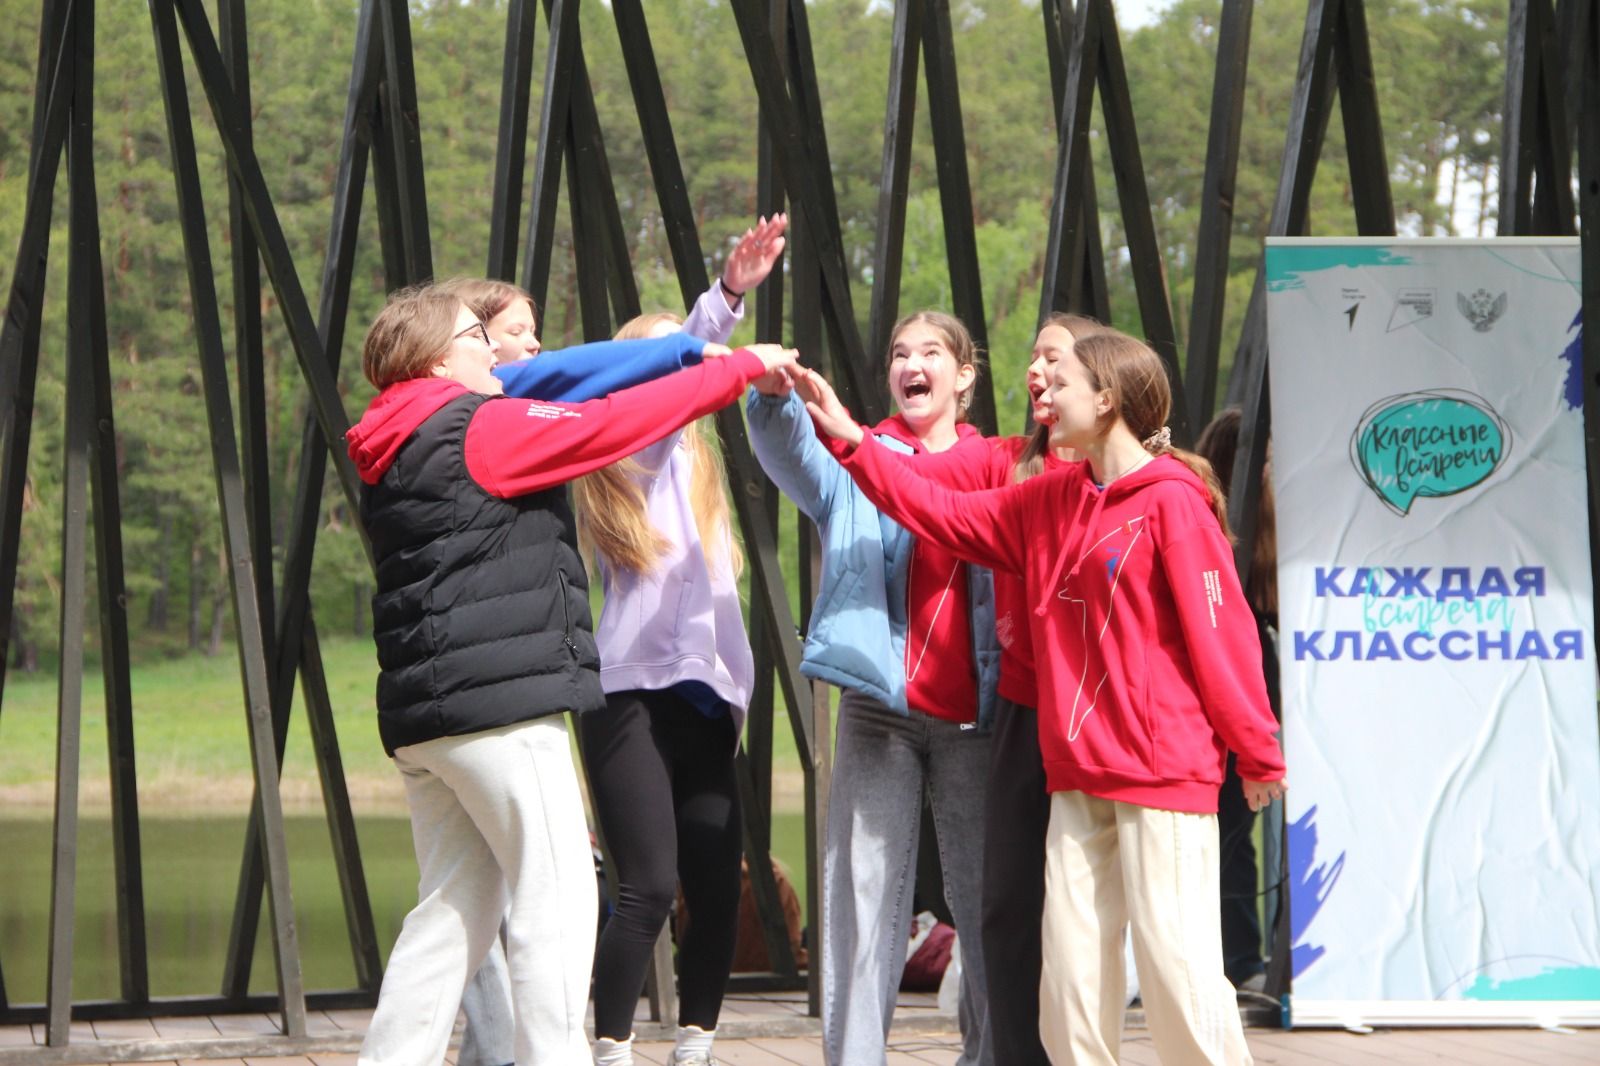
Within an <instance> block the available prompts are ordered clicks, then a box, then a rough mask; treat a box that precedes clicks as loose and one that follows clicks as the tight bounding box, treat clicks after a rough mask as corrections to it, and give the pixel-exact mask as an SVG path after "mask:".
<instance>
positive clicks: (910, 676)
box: [905, 546, 961, 685]
mask: <svg viewBox="0 0 1600 1066" xmlns="http://www.w3.org/2000/svg"><path fill="white" fill-rule="evenodd" d="M916 563H917V550H916V547H915V546H913V547H912V549H911V561H910V562H909V563H908V564H906V591H907V592H910V591H911V570H912V568H913V567H914V566H916ZM960 569H961V564H960V563H959V562H958V563H956V565H955V566H953V567H951V568H950V576H949V577H948V578H946V579H945V583H944V591H943V592H941V593H939V602H938V603H937V604H936V605H935V606H934V608H933V617H932V618H930V619H928V636H927V637H923V638H922V651H921V652H920V653H918V655H917V665H916V666H912V665H911V640H910V632H911V631H910V626H909V623H910V620H911V619H910V614H911V607H910V604H909V603H908V604H907V605H906V615H907V618H906V621H907V623H908V625H907V629H906V635H907V640H906V661H905V671H906V684H908V685H909V684H911V682H912V681H914V680H916V677H917V674H918V673H920V672H921V671H922V658H923V656H925V655H927V654H928V637H931V636H933V627H934V626H936V625H938V624H939V612H940V611H942V610H944V601H945V600H946V599H948V598H949V596H950V586H951V585H953V584H955V581H956V571H958V570H960Z"/></svg>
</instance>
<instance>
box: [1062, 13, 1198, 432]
mask: <svg viewBox="0 0 1600 1066" xmlns="http://www.w3.org/2000/svg"><path fill="white" fill-rule="evenodd" d="M1087 7H1088V11H1087V14H1086V16H1085V17H1086V18H1090V19H1097V20H1099V22H1100V28H1099V33H1098V36H1099V40H1100V62H1099V82H1100V108H1101V112H1102V113H1103V114H1104V116H1105V125H1106V142H1107V148H1108V149H1109V152H1110V156H1111V170H1112V173H1113V174H1114V175H1115V176H1116V182H1117V199H1118V201H1119V203H1120V205H1121V207H1122V229H1123V233H1124V235H1125V236H1126V237H1127V240H1128V255H1129V259H1130V261H1131V264H1132V267H1133V284H1134V291H1135V293H1136V294H1137V296H1138V300H1139V320H1140V322H1141V323H1142V324H1143V325H1144V335H1145V337H1146V339H1147V340H1148V341H1149V344H1150V346H1151V347H1152V348H1154V349H1155V351H1156V354H1157V355H1159V356H1161V361H1162V363H1164V364H1165V365H1166V368H1167V381H1168V383H1169V385H1170V386H1171V389H1172V411H1171V413H1170V414H1169V415H1168V416H1167V418H1168V423H1169V425H1170V426H1171V427H1172V437H1173V440H1175V441H1177V442H1178V443H1179V444H1183V445H1187V444H1188V443H1189V441H1190V440H1191V439H1192V438H1193V433H1192V431H1191V429H1190V426H1189V404H1188V401H1187V400H1186V399H1185V398H1184V392H1183V371H1182V369H1181V368H1180V367H1179V365H1178V335H1177V331H1176V330H1175V329H1174V328H1173V324H1172V303H1171V301H1170V300H1169V299H1168V297H1167V274H1166V269H1165V267H1164V266H1163V264H1162V261H1161V242H1160V241H1159V240H1158V239H1157V237H1156V225H1155V219H1154V218H1153V217H1152V216H1151V213H1150V190H1149V187H1148V186H1147V185H1146V184H1145V180H1144V159H1143V158H1142V156H1141V154H1140V152H1139V133H1138V130H1137V129H1136V127H1135V125H1134V119H1133V97H1132V94H1131V93H1130V92H1129V89H1128V71H1127V67H1125V66H1124V65H1123V62H1122V41H1121V39H1120V38H1119V36H1118V34H1117V20H1116V15H1115V14H1114V13H1113V12H1112V10H1111V0H1089V2H1088V5H1087Z"/></svg>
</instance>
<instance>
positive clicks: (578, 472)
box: [345, 348, 766, 499]
mask: <svg viewBox="0 0 1600 1066" xmlns="http://www.w3.org/2000/svg"><path fill="white" fill-rule="evenodd" d="M765 372H766V366H765V365H764V364H763V363H762V362H761V359H760V358H759V357H758V356H756V355H754V354H752V353H751V352H748V351H745V350H744V349H742V348H741V349H739V350H738V351H735V352H734V353H733V354H731V355H728V356H724V357H723V358H721V359H707V360H706V361H705V362H703V363H701V364H699V365H698V366H693V367H689V368H688V369H686V370H680V371H678V372H677V373H674V374H669V375H667V376H666V377H664V378H659V379H657V380H655V381H651V382H647V383H645V384H643V385H635V386H634V387H633V388H631V389H622V390H621V391H619V392H614V393H612V394H611V395H609V396H606V397H603V398H602V399H598V400H589V401H586V402H584V403H549V402H546V401H544V400H519V399H514V398H512V397H510V396H494V397H491V398H490V399H489V400H488V401H487V402H485V403H484V405H483V406H482V407H480V408H478V410H477V411H476V412H474V413H473V416H472V421H471V422H469V423H468V424H467V439H466V461H467V473H469V474H470V475H472V480H473V481H475V482H477V483H478V484H479V485H480V486H482V487H483V489H484V491H485V492H488V493H489V494H490V495H491V496H497V497H500V498H501V499H509V498H511V497H513V496H522V495H525V494H527V493H530V492H538V491H540V490H541V489H548V488H553V487H554V486H556V485H560V484H564V483H565V482H568V481H571V480H573V479H574V478H578V477H582V476H583V475H584V474H589V473H593V472H594V471H596V470H598V469H600V468H601V467H603V466H607V465H609V464H611V463H614V462H616V461H617V460H618V459H624V458H626V457H627V456H629V455H632V454H633V453H634V452H636V451H638V450H639V449H640V448H643V447H646V446H647V445H650V444H654V443H655V442H656V441H658V440H660V439H661V438H662V437H665V436H666V435H667V434H668V433H672V432H674V431H676V430H677V429H679V428H680V427H682V426H684V425H687V424H688V423H690V422H693V421H694V420H695V419H696V418H699V417H700V416H701V415H708V414H710V413H712V412H713V411H716V410H719V409H721V408H723V407H726V406H727V405H728V404H729V403H731V402H732V401H733V400H735V399H736V398H738V396H739V395H740V393H741V392H742V391H743V389H744V386H745V385H746V383H748V382H750V381H752V380H754V379H755V378H757V377H760V376H761V375H762V374H763V373H765ZM466 391H467V390H466V389H465V388H464V387H462V385H461V384H460V383H459V382H456V381H451V380H447V379H444V378H436V377H421V378H412V379H410V380H408V381H399V382H396V383H395V384H393V385H390V386H389V387H388V388H386V389H384V390H383V391H382V392H380V393H379V394H378V395H377V396H374V397H373V398H372V402H371V403H370V404H368V405H367V411H366V413H365V414H363V415H362V416H361V421H359V422H357V423H356V424H355V425H354V426H351V427H350V431H349V432H348V433H346V434H345V441H346V443H347V444H348V445H349V450H350V459H351V461H352V462H354V463H355V466H356V472H357V473H359V474H360V475H361V480H362V481H365V482H366V483H367V484H369V485H376V484H377V483H378V482H379V481H382V480H383V475H384V473H385V472H386V471H387V470H388V469H389V467H390V465H391V464H393V462H394V459H395V456H397V455H399V454H400V449H401V447H402V446H404V445H405V443H406V442H407V441H408V440H410V439H411V434H412V433H413V432H415V431H416V428H417V427H418V426H420V425H422V423H424V422H426V421H427V420H428V419H429V418H430V417H432V415H433V413H434V412H435V411H437V410H439V408H441V407H443V406H444V405H445V404H447V403H449V402H450V401H451V400H454V399H456V398H458V397H460V396H462V395H465V393H466Z"/></svg>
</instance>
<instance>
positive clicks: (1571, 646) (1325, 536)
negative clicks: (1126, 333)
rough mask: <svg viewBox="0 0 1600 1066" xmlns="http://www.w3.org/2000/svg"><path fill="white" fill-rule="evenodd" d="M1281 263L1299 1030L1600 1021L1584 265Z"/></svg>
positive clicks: (1543, 246) (1396, 258) (1271, 306)
mask: <svg viewBox="0 0 1600 1066" xmlns="http://www.w3.org/2000/svg"><path fill="white" fill-rule="evenodd" d="M1266 270H1267V279H1268V280H1267V320H1268V338H1269V341H1268V343H1269V350H1270V353H1271V354H1270V357H1269V358H1270V369H1271V375H1270V376H1271V386H1272V413H1273V434H1272V470H1273V483H1274V488H1275V490H1276V496H1277V507H1278V513H1277V521H1278V526H1277V528H1278V556H1279V558H1278V596H1279V609H1280V615H1279V631H1280V639H1279V654H1280V660H1281V663H1282V681H1283V712H1284V728H1283V732H1284V740H1285V750H1286V755H1287V758H1288V764H1289V786H1290V787H1289V794H1288V808H1287V811H1286V821H1287V823H1288V826H1289V830H1288V835H1289V856H1288V866H1289V869H1288V888H1289V893H1290V916H1291V926H1292V960H1293V963H1292V972H1293V1000H1292V1017H1293V1019H1294V1023H1295V1024H1296V1025H1319V1024H1320V1025H1360V1024H1371V1023H1375V1022H1379V1023H1389V1024H1396V1023H1398V1024H1405V1023H1408V1022H1410V1023H1416V1024H1446V1023H1448V1024H1478V1023H1482V1024H1518V1023H1526V1024H1558V1023H1578V1024H1600V735H1597V728H1596V704H1595V697H1596V692H1595V660H1594V654H1595V645H1594V634H1593V628H1594V613H1593V584H1592V579H1591V574H1590V566H1589V522H1588V510H1587V505H1586V502H1585V500H1586V498H1585V486H1586V480H1585V468H1584V450H1583V387H1582V383H1583V382H1582V379H1583V356H1582V345H1581V336H1582V327H1583V324H1582V319H1581V314H1580V297H1579V253H1578V243H1577V241H1576V240H1573V239H1560V238H1539V239H1530V240H1523V239H1496V240H1492V241H1491V240H1485V241H1464V240H1412V241H1407V240H1396V239H1391V238H1383V239H1353V238H1341V239H1311V238H1307V239H1274V240H1269V241H1268V246H1267V253H1266ZM1279 950H1284V948H1283V946H1280V948H1279Z"/></svg>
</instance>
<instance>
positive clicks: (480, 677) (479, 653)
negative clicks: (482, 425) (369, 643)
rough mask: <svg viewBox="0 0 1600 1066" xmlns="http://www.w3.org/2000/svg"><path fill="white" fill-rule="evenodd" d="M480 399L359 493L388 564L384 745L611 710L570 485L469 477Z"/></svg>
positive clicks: (376, 621) (381, 696)
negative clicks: (505, 487)
mask: <svg viewBox="0 0 1600 1066" xmlns="http://www.w3.org/2000/svg"><path fill="white" fill-rule="evenodd" d="M488 399H489V397H486V396H481V395H468V396H463V397H461V398H460V399H457V400H453V401H451V402H450V403H448V404H446V405H445V406H443V407H441V408H440V409H439V410H438V411H436V412H435V413H434V414H433V415H432V416H430V417H429V418H428V419H427V421H425V422H423V423H422V425H420V426H418V427H417V430H416V432H415V433H413V434H412V436H411V439H410V440H408V441H407V442H406V443H405V445H404V446H403V447H402V448H401V449H400V452H399V454H398V455H397V456H395V459H394V462H393V464H392V465H391V466H390V467H389V469H388V470H386V471H385V472H384V474H383V478H382V480H380V481H379V482H378V483H377V484H376V485H370V486H366V487H364V489H363V492H362V497H361V507H362V517H363V518H364V519H365V521H366V525H367V529H368V530H369V531H370V533H371V536H372V547H373V553H374V555H375V556H376V557H377V565H378V591H377V593H376V595H374V596H373V597H372V631H373V636H374V638H375V639H376V641H377V645H378V666H379V667H380V670H381V673H380V674H379V675H378V732H379V735H380V736H381V737H382V739H383V747H384V750H385V751H387V752H388V753H389V754H390V755H393V754H394V750H395V749H396V748H400V747H405V746H406V745H408V744H416V743H419V742H421V741H424V740H435V739H437V738H439V737H445V736H456V735H459V734H462V733H476V732H480V731H482V730H485V729H495V728H498V727H500V726H505V725H511V724H513V723H516V722H522V721H526V720H528V719H530V718H538V717H541V716H543V715H548V714H559V713H561V712H562V711H576V712H583V711H590V710H594V709H597V708H599V707H602V706H604V705H605V695H604V693H603V692H602V691H601V689H600V673H599V669H600V656H599V654H598V652H597V651H596V649H595V643H594V634H593V623H592V621H591V619H590V616H589V591H588V588H589V586H588V581H587V579H586V578H585V576H584V569H583V563H582V561H581V559H580V558H579V556H578V552H577V549H576V548H575V547H574V544H573V539H572V512H571V509H570V508H569V507H568V505H567V495H566V489H565V488H556V489H552V490H548V491H545V492H536V493H531V494H529V495H527V496H519V497H516V498H514V499H509V500H502V499H498V498H496V497H494V496H491V495H489V494H488V493H487V492H485V491H484V490H483V489H482V487H480V486H479V485H478V484H477V483H476V482H475V481H473V480H472V477H471V476H470V475H469V474H468V473H467V462H466V452H465V447H466V436H467V423H468V422H469V421H470V420H471V418H472V415H473V412H474V411H476V410H477V409H478V407H479V405H481V404H482V403H484V401H485V400H488Z"/></svg>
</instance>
